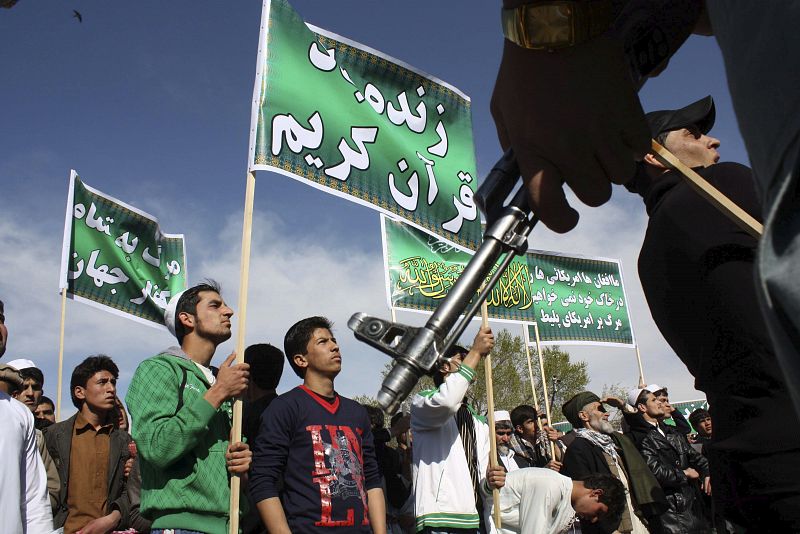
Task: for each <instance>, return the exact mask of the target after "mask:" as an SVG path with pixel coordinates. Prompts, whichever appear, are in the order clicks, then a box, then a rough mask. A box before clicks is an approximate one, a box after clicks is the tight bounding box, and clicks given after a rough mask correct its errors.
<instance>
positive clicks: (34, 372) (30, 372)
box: [19, 367, 44, 387]
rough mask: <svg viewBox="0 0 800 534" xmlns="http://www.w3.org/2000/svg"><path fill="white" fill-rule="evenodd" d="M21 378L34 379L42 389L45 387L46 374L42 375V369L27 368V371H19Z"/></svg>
mask: <svg viewBox="0 0 800 534" xmlns="http://www.w3.org/2000/svg"><path fill="white" fill-rule="evenodd" d="M19 376H21V377H22V380H28V379H29V378H30V379H33V380H35V381H36V382H38V383H39V386H40V387H44V373H42V370H41V369H37V368H36V367H26V368H25V369H20V370H19Z"/></svg>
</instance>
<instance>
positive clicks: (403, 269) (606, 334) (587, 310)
mask: <svg viewBox="0 0 800 534" xmlns="http://www.w3.org/2000/svg"><path fill="white" fill-rule="evenodd" d="M381 228H382V231H383V247H384V262H385V273H386V287H387V295H388V299H389V306H390V307H394V308H403V309H407V310H416V311H425V312H431V311H434V310H435V309H436V308H437V306H438V304H439V302H440V300H441V299H443V298H444V297H445V296H446V295H447V293H448V292H449V290H450V288H451V287H452V286H453V284H454V283H455V281H456V280H457V279H458V277H459V275H460V274H461V272H462V271H463V270H464V267H465V266H466V264H467V262H468V261H469V260H470V259H471V257H472V256H471V255H470V254H468V253H466V252H463V251H460V250H458V249H456V248H455V247H453V246H452V245H449V244H447V243H445V242H443V241H442V240H441V239H439V238H437V237H434V236H432V235H429V234H427V233H425V232H421V231H419V230H417V229H416V228H412V227H410V226H408V225H404V224H403V223H401V222H399V221H395V220H392V219H390V218H388V217H381ZM487 300H488V304H489V317H490V318H492V319H495V320H500V321H510V322H521V323H533V322H537V323H538V325H539V335H540V339H541V341H542V343H545V344H551V345H555V344H573V345H574V344H592V345H597V344H604V345H605V344H610V345H616V346H619V345H625V346H633V344H634V340H633V330H632V328H631V321H630V317H629V315H628V306H627V299H626V297H625V292H624V289H623V286H622V275H621V272H620V266H619V261H617V260H610V259H605V258H586V257H576V256H565V255H562V254H558V253H555V252H545V251H529V252H528V253H527V254H526V255H525V256H524V257H517V258H515V259H514V260H513V261H512V262H511V264H510V265H509V267H508V269H506V272H505V273H503V275H502V276H501V278H500V281H499V282H498V284H497V285H496V286H495V287H494V289H493V290H492V292H491V294H490V295H489V297H488V299H487ZM529 328H531V336H530V337H531V340H533V339H534V335H533V329H532V327H529Z"/></svg>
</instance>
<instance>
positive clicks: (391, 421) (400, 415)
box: [389, 412, 408, 426]
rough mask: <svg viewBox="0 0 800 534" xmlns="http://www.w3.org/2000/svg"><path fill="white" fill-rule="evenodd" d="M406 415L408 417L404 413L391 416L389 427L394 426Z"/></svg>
mask: <svg viewBox="0 0 800 534" xmlns="http://www.w3.org/2000/svg"><path fill="white" fill-rule="evenodd" d="M407 415H408V413H406V412H397V413H396V414H394V415H393V416H392V418H391V420H390V422H389V424H390V426H394V425H395V424H396V423H397V422H398V421H399V420H400V419H402V418H403V417H405V416H407Z"/></svg>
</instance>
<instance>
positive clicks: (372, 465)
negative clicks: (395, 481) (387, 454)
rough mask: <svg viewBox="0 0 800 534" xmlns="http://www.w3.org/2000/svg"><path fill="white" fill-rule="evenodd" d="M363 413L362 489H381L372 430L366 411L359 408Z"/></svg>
mask: <svg viewBox="0 0 800 534" xmlns="http://www.w3.org/2000/svg"><path fill="white" fill-rule="evenodd" d="M359 408H361V411H362V412H363V423H362V425H364V429H365V430H364V435H363V437H362V438H361V454H362V455H363V458H364V488H365V489H366V490H371V489H373V488H379V487H381V471H380V469H379V468H378V460H377V458H376V456H375V443H374V438H373V437H372V429H371V425H370V421H369V415H367V410H366V409H364V407H363V406H359Z"/></svg>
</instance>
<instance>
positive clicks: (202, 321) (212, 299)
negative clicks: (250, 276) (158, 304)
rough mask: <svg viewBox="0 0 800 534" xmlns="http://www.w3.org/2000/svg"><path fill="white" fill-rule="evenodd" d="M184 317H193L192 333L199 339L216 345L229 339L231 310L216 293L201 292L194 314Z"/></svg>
mask: <svg viewBox="0 0 800 534" xmlns="http://www.w3.org/2000/svg"><path fill="white" fill-rule="evenodd" d="M181 315H183V314H181ZM186 315H187V316H189V317H193V320H194V332H195V333H196V334H197V335H198V336H200V337H201V338H204V339H209V340H211V341H213V342H214V343H215V344H217V345H219V344H220V343H222V342H223V341H227V340H228V339H230V337H231V317H233V310H232V309H231V308H229V307H228V306H227V305H226V304H225V301H224V300H222V297H221V296H220V294H219V293H217V292H216V291H201V292H200V293H199V294H198V301H197V311H196V314H195V315H194V316H191V315H189V314H188V313H187V314H186Z"/></svg>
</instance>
